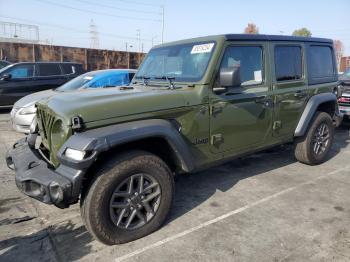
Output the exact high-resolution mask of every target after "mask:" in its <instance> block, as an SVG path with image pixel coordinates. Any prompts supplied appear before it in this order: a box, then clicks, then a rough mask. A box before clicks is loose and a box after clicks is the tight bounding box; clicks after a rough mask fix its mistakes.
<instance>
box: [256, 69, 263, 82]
mask: <svg viewBox="0 0 350 262" xmlns="http://www.w3.org/2000/svg"><path fill="white" fill-rule="evenodd" d="M254 80H255V81H256V82H261V81H262V75H261V70H259V71H254Z"/></svg>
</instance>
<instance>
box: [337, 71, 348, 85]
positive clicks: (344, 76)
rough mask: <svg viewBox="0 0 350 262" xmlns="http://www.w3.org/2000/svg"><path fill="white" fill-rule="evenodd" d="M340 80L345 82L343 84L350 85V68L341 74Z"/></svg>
mask: <svg viewBox="0 0 350 262" xmlns="http://www.w3.org/2000/svg"><path fill="white" fill-rule="evenodd" d="M339 81H341V82H343V84H346V85H348V86H350V68H348V69H346V70H345V72H344V73H343V74H342V75H341V76H339Z"/></svg>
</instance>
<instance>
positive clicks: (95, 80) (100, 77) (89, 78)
mask: <svg viewBox="0 0 350 262" xmlns="http://www.w3.org/2000/svg"><path fill="white" fill-rule="evenodd" d="M129 82H130V80H129V74H128V72H123V71H115V72H113V71H111V72H89V73H86V74H83V75H81V76H78V77H76V78H74V79H72V80H70V81H69V82H67V83H65V84H64V85H62V86H60V87H59V88H57V89H56V90H58V91H63V92H64V91H72V90H76V89H79V88H101V87H114V86H122V85H128V84H129Z"/></svg>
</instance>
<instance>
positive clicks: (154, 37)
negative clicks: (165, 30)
mask: <svg viewBox="0 0 350 262" xmlns="http://www.w3.org/2000/svg"><path fill="white" fill-rule="evenodd" d="M156 38H157V36H156V35H155V36H152V47H153V46H154V39H156Z"/></svg>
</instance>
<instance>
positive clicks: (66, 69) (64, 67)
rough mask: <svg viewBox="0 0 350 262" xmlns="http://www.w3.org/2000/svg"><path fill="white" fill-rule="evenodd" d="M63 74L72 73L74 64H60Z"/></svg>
mask: <svg viewBox="0 0 350 262" xmlns="http://www.w3.org/2000/svg"><path fill="white" fill-rule="evenodd" d="M61 67H62V70H63V74H65V75H69V74H74V73H75V71H76V70H75V65H72V64H61Z"/></svg>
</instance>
